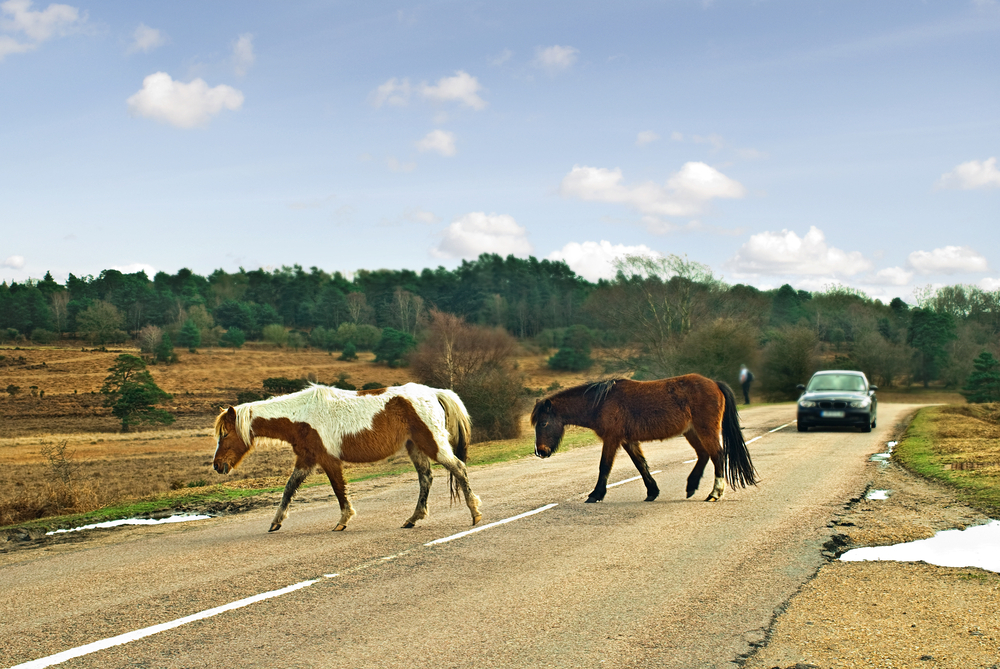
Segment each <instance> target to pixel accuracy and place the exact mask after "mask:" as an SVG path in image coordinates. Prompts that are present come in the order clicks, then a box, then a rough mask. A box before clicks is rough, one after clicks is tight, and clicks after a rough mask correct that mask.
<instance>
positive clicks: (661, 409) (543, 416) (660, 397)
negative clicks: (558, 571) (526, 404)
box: [531, 374, 757, 502]
mask: <svg viewBox="0 0 1000 669" xmlns="http://www.w3.org/2000/svg"><path fill="white" fill-rule="evenodd" d="M531 424H532V425H534V426H535V455H537V456H538V457H540V458H547V457H549V456H550V455H552V454H553V453H555V451H556V449H557V448H559V442H560V441H562V437H563V432H564V430H565V426H566V425H579V426H581V427H587V428H590V429H591V430H593V431H594V432H596V433H597V436H598V437H600V438H601V439H602V440H603V441H604V450H603V451H602V453H601V468H600V473H599V475H598V477H597V486H596V487H595V488H594V491H593V492H592V493H590V496H589V497H587V501H588V502H600V501H601V500H602V499H604V495H605V493H606V492H607V487H608V474H610V473H611V466H612V465H613V464H614V462H615V454H616V453H617V452H618V447H619V446H621V447H622V448H624V449H625V452H626V453H628V455H629V457H630V458H632V462H633V463H634V464H635V467H636V469H638V470H639V473H640V474H641V475H642V480H643V482H644V483H645V484H646V501H647V502H652V501H653V500H654V499H656V497H657V495H659V494H660V489H659V487H657V485H656V481H654V480H653V477H652V475H650V473H649V466H648V465H647V464H646V456H644V455H643V454H642V448H641V447H640V445H639V442H642V441H652V440H660V439H669V438H671V437H676V436H677V435H679V434H683V435H684V436H685V438H687V440H688V443H690V444H691V446H693V447H694V451H695V453H697V454H698V462H697V463H696V464H695V466H694V469H692V470H691V474H690V475H689V476H688V479H687V496H688V497H691V496H692V495H693V494H694V493H695V491H696V490H698V484H699V483H700V482H701V476H702V474H703V473H704V472H705V465H706V464H707V463H708V461H709V459H711V460H712V464H713V465H715V486H714V487H713V488H712V494H710V495H709V496H708V499H707V500H706V501H708V502H714V501H716V500H719V499H721V498H722V495H723V494H724V493H725V490H726V481H729V485H730V486H731V487H733V488H735V487H737V486H738V487H741V488H745V487H746V486H747V485H748V484H749V485H756V484H757V472H756V471H755V470H754V467H753V463H752V462H751V461H750V452H749V451H748V450H747V445H746V442H744V441H743V432H742V430H741V429H740V419H739V415H738V414H737V413H736V398H735V397H734V396H733V391H732V390H731V389H730V388H729V386H727V385H726V384H725V383H723V382H721V381H712V380H710V379H706V378H705V377H704V376H701V375H699V374H686V375H684V376H675V377H673V378H670V379H660V380H659V381H631V380H629V379H612V380H610V381H601V382H598V383H589V384H584V385H582V386H575V387H573V388H567V389H566V390H563V391H561V392H558V393H556V394H554V395H551V396H549V397H547V398H545V399H543V400H538V401H537V402H535V408H534V409H533V410H532V412H531ZM720 438H721V439H720Z"/></svg>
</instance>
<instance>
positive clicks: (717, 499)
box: [705, 495, 719, 502]
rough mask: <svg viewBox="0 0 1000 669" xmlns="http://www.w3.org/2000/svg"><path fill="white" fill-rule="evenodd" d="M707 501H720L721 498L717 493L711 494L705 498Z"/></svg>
mask: <svg viewBox="0 0 1000 669" xmlns="http://www.w3.org/2000/svg"><path fill="white" fill-rule="evenodd" d="M705 501H706V502H718V501H719V498H718V497H716V496H715V495H709V496H708V497H706V498H705Z"/></svg>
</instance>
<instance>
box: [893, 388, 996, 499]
mask: <svg viewBox="0 0 1000 669" xmlns="http://www.w3.org/2000/svg"><path fill="white" fill-rule="evenodd" d="M962 409H963V411H957V408H956V407H928V408H926V409H921V410H920V411H918V412H917V414H916V416H914V418H913V420H912V421H911V422H910V425H909V426H908V427H907V429H906V433H905V434H904V436H903V439H902V440H901V441H900V442H899V444H897V445H896V448H895V449H893V458H894V459H895V460H896V461H897V462H899V463H900V464H901V465H903V466H904V467H906V468H907V469H909V470H910V471H912V472H914V473H916V474H919V475H920V476H923V477H925V478H928V479H931V480H934V481H938V482H940V483H943V484H945V485H947V486H948V487H950V488H951V489H952V490H953V491H954V492H955V495H956V497H957V498H958V499H959V500H961V501H962V502H964V503H966V504H968V505H969V506H972V507H973V508H976V509H978V510H980V511H982V512H983V513H985V514H987V515H989V516H991V517H993V518H997V517H1000V468H998V467H991V466H985V467H983V468H982V469H975V470H971V471H969V470H952V469H946V468H945V466H946V465H951V464H955V463H966V462H971V463H975V462H980V463H990V462H997V461H1000V444H998V443H997V440H996V439H995V437H994V438H988V435H989V434H990V429H991V428H993V429H994V430H995V428H996V420H995V418H992V417H990V416H988V415H987V413H986V412H983V411H978V410H976V409H974V408H971V409H970V408H967V407H962ZM984 435H987V438H984Z"/></svg>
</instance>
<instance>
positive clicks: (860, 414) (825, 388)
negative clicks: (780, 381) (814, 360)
mask: <svg viewBox="0 0 1000 669" xmlns="http://www.w3.org/2000/svg"><path fill="white" fill-rule="evenodd" d="M797 387H798V389H799V390H801V391H803V392H802V396H801V397H799V402H798V409H799V411H798V428H799V432H805V431H806V430H808V429H809V428H810V427H817V426H830V427H833V426H840V427H845V426H846V427H857V428H860V429H861V431H862V432H871V431H872V428H873V427H875V419H876V417H877V412H878V400H877V399H876V398H875V391H876V390H877V386H873V385H871V384H869V383H868V378H867V377H866V376H865V375H864V374H862V373H861V372H852V371H847V370H840V369H832V370H828V371H824V372H816V373H815V374H813V377H812V378H811V379H809V384H808V385H805V386H803V385H799V386H797Z"/></svg>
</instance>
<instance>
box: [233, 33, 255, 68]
mask: <svg viewBox="0 0 1000 669" xmlns="http://www.w3.org/2000/svg"><path fill="white" fill-rule="evenodd" d="M256 60H257V56H255V55H254V52H253V35H252V34H251V33H243V34H242V35H240V36H239V38H237V40H236V41H235V42H233V67H234V68H235V70H236V74H237V75H238V76H241V77H242V76H243V75H245V74H246V73H247V70H249V69H250V66H251V65H253V64H254V61H256Z"/></svg>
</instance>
